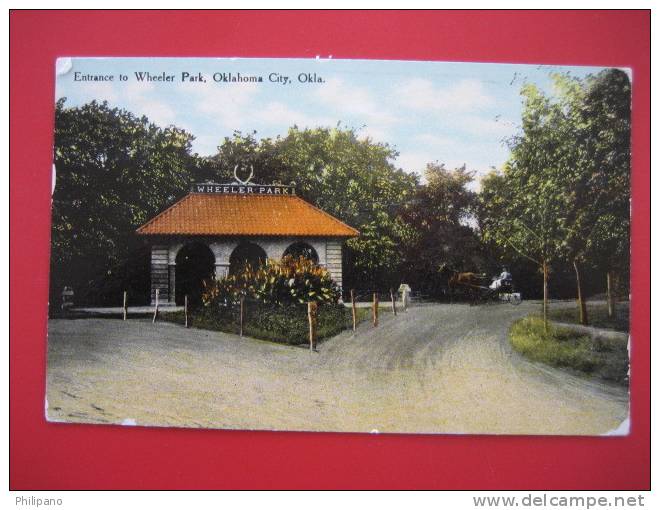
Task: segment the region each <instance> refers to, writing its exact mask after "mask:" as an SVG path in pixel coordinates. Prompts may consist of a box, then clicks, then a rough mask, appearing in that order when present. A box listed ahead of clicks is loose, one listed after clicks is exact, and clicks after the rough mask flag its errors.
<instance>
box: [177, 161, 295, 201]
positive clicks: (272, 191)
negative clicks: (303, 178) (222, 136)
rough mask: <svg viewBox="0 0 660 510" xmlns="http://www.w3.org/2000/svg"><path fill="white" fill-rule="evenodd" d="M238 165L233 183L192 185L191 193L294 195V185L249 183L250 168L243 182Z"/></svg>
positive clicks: (251, 171) (251, 172) (250, 176)
mask: <svg viewBox="0 0 660 510" xmlns="http://www.w3.org/2000/svg"><path fill="white" fill-rule="evenodd" d="M237 171H238V165H236V166H235V167H234V178H235V179H236V180H235V181H234V182H231V183H228V184H218V183H214V182H202V183H196V184H193V185H192V188H191V190H190V191H191V192H192V193H220V194H224V195H295V194H296V188H295V184H294V183H291V184H290V185H283V184H279V183H274V184H255V183H253V182H250V181H251V179H252V176H253V175H254V170H253V169H252V167H250V175H249V177H248V178H247V179H245V180H243V179H241V178H240V177H238V173H237Z"/></svg>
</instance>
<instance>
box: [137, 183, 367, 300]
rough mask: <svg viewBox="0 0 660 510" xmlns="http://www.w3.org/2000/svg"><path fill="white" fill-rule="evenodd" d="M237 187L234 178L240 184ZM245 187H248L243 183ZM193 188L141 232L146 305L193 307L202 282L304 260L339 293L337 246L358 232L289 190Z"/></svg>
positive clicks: (269, 187) (339, 255)
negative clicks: (145, 240) (188, 303)
mask: <svg viewBox="0 0 660 510" xmlns="http://www.w3.org/2000/svg"><path fill="white" fill-rule="evenodd" d="M237 180H238V178H237ZM248 181H249V180H248ZM248 181H240V180H238V182H235V183H232V184H214V183H204V184H195V185H194V186H193V187H192V190H191V192H190V193H189V194H188V195H186V196H185V197H184V198H182V199H181V200H179V201H178V202H176V203H175V204H174V205H172V206H171V207H169V208H168V209H166V210H165V211H163V212H162V213H160V214H159V215H157V216H155V217H154V218H152V219H151V220H149V221H148V222H147V223H145V224H144V225H142V226H141V227H140V228H138V230H137V233H138V234H140V235H143V236H148V237H149V239H150V244H151V301H152V303H153V302H154V300H155V294H156V289H158V292H159V296H160V301H161V302H163V303H170V304H175V303H176V304H181V303H182V301H183V296H184V295H188V296H189V299H192V300H193V301H197V300H199V298H200V295H201V291H202V282H203V281H204V280H206V279H210V278H216V279H221V278H223V277H224V276H226V275H227V274H229V273H231V272H238V271H240V269H241V268H242V267H243V266H244V265H245V264H246V263H250V264H251V265H253V266H254V265H256V264H258V263H259V262H260V261H265V260H266V259H277V260H279V259H281V258H282V257H283V256H284V255H287V254H291V255H294V256H299V255H304V256H305V257H307V258H310V259H312V260H314V261H315V262H316V263H318V264H319V265H321V266H324V267H326V268H327V269H328V271H329V273H330V275H331V277H332V279H333V280H334V281H335V282H336V283H337V285H339V287H340V288H341V286H342V244H343V242H344V241H345V240H346V239H348V238H350V237H355V236H357V235H358V231H357V230H355V229H354V228H352V227H350V226H348V225H346V224H345V223H343V222H341V221H340V220H338V219H337V218H335V217H333V216H331V215H330V214H328V213H326V212H324V211H322V210H320V209H318V208H316V207H314V206H313V205H311V204H310V203H308V202H306V201H305V200H303V199H302V198H300V197H298V196H297V195H296V194H295V188H294V187H293V186H281V185H260V184H251V183H250V182H248Z"/></svg>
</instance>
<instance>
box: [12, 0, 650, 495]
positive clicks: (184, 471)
mask: <svg viewBox="0 0 660 510" xmlns="http://www.w3.org/2000/svg"><path fill="white" fill-rule="evenodd" d="M10 30H11V33H10V44H11V46H10V58H11V60H10V84H11V89H10V133H11V140H10V148H11V154H10V168H11V177H10V193H11V203H10V212H11V219H10V224H11V230H10V256H11V264H10V293H11V294H10V299H11V306H10V319H11V322H10V348H11V350H10V366H11V372H10V413H11V414H10V427H11V429H10V486H11V488H14V489H38V488H41V489H81V488H96V489H113V488H133V489H148V488H162V489H169V488H188V489H201V488H437V489H440V488H446V489H474V488H480V489H504V488H507V489H517V488H518V489H522V488H526V489H551V488H554V489H589V488H590V489H643V488H649V487H650V443H649V441H650V428H649V426H650V361H649V360H650V342H649V339H650V319H649V317H650V315H649V302H650V293H649V270H648V268H649V267H650V88H649V86H650V74H649V73H650V15H649V13H648V12H643V11H633V12H598V11H589V12H557V11H555V12H512V11H506V12H492V11H491V12H476V13H474V12H472V13H469V12H461V11H452V12H433V13H430V12H401V13H397V12H375V13H374V12H372V13H366V12H329V13H311V12H255V13H248V12H212V13H201V12H197V13H193V12H138V13H136V12H118V11H113V12H29V11H19V12H12V13H11V14H10ZM316 55H321V56H328V55H332V56H333V58H367V59H403V60H453V61H476V62H519V63H538V64H541V63H542V64H588V65H601V66H626V67H631V68H632V69H633V158H632V161H633V175H632V177H633V179H632V193H633V201H634V202H633V203H634V206H633V209H632V211H633V227H632V236H633V260H632V266H633V268H634V270H633V281H632V294H633V300H634V307H632V321H633V325H632V335H633V338H634V342H633V351H632V367H633V378H632V399H631V403H632V424H633V425H632V432H631V435H630V436H628V437H626V438H577V437H575V438H564V437H489V436H431V435H380V436H375V435H364V434H333V433H327V434H320V433H271V432H240V431H214V430H185V429H155V428H140V427H136V428H128V427H113V426H91V425H90V426H87V425H64V424H48V423H46V422H45V420H44V413H43V407H44V405H43V402H44V386H45V361H46V357H45V354H46V311H47V296H48V289H47V286H48V266H49V264H48V256H49V235H50V232H49V228H50V198H49V194H50V186H51V163H52V162H51V147H52V143H53V140H52V136H53V108H54V107H53V103H54V76H55V72H54V63H55V59H56V57H58V56H198V57H202V56H213V57H216V56H227V57H233V56H245V57H314V56H316Z"/></svg>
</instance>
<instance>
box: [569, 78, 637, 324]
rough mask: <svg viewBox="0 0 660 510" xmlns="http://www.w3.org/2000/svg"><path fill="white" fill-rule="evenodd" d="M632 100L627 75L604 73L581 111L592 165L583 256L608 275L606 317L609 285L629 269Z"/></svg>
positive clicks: (591, 83) (592, 82)
mask: <svg viewBox="0 0 660 510" xmlns="http://www.w3.org/2000/svg"><path fill="white" fill-rule="evenodd" d="M630 97H631V96H630V80H629V79H628V75H627V74H626V73H625V72H623V71H621V70H618V69H607V70H605V71H601V72H600V73H598V74H597V75H596V76H593V77H590V78H589V79H588V80H587V82H586V93H585V97H584V104H583V108H582V110H581V114H582V118H583V122H584V125H585V129H584V137H585V145H586V146H587V147H588V154H589V161H590V162H591V165H590V167H589V172H588V174H587V177H586V178H587V182H588V188H587V189H588V193H587V194H586V196H585V198H584V204H585V206H586V207H587V208H588V209H589V210H590V211H591V213H592V215H593V216H592V218H591V224H592V226H591V229H592V235H590V236H589V241H588V244H587V250H588V252H589V253H590V254H591V256H592V257H593V258H594V259H595V260H596V261H597V262H598V264H599V265H601V267H602V268H603V269H604V270H605V273H606V275H607V302H608V313H609V315H610V317H611V316H613V315H614V305H615V299H614V290H613V281H619V282H620V281H622V280H623V278H619V277H618V276H619V275H622V274H623V275H626V273H627V272H628V270H629V268H630ZM626 288H627V285H626Z"/></svg>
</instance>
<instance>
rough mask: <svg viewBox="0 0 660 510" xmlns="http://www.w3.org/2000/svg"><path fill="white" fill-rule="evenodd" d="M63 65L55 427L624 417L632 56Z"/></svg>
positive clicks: (353, 425)
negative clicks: (613, 59)
mask: <svg viewBox="0 0 660 510" xmlns="http://www.w3.org/2000/svg"><path fill="white" fill-rule="evenodd" d="M54 71H55V72H56V91H55V92H56V94H55V105H54V108H55V126H54V130H55V131H54V132H55V137H54V156H53V196H52V236H51V240H52V241H51V242H52V246H51V265H50V304H49V322H48V366H47V389H46V418H47V419H48V420H50V421H57V422H75V423H92V424H115V425H117V424H124V425H138V426H169V427H203V428H225V429H260V430H288V431H335V432H364V433H371V432H381V433H447V434H530V435H605V434H610V435H624V434H627V433H628V429H629V426H630V423H629V419H628V416H629V412H628V408H629V394H628V385H629V379H630V377H631V376H632V377H634V372H633V373H632V375H631V372H630V370H629V363H628V351H629V343H630V342H629V333H628V332H629V320H628V316H629V299H628V296H629V280H630V113H631V111H630V110H631V102H630V88H631V85H630V80H631V75H630V72H629V71H628V70H627V69H614V68H601V67H568V66H566V67H562V66H536V65H515V64H487V63H447V62H401V61H359V60H333V59H306V60H302V59H227V58H225V59H212V58H60V59H58V61H57V64H56V69H55V70H54ZM633 341H634V339H633Z"/></svg>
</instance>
